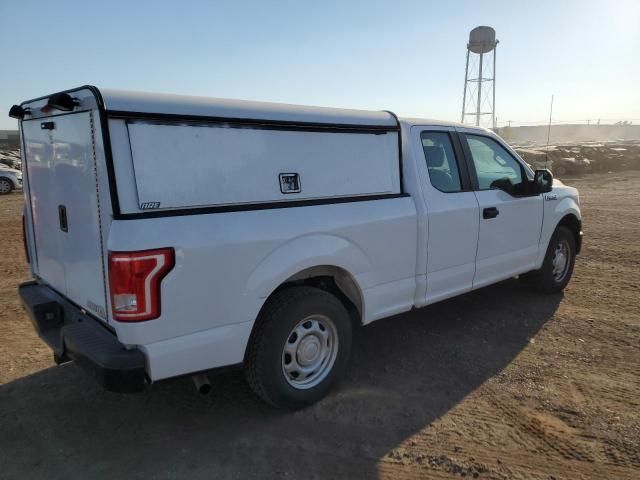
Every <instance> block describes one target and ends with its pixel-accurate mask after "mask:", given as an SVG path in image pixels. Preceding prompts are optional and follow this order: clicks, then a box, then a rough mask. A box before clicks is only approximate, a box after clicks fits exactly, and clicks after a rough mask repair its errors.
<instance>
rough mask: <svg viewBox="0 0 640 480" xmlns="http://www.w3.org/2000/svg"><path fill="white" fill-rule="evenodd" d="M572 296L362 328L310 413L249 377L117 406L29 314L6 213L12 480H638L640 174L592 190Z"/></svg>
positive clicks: (510, 297)
mask: <svg viewBox="0 0 640 480" xmlns="http://www.w3.org/2000/svg"><path fill="white" fill-rule="evenodd" d="M567 183H569V184H573V185H575V186H577V187H578V188H580V192H581V200H582V206H583V211H584V230H585V244H584V249H583V253H582V255H580V257H579V259H578V262H577V266H576V270H575V273H574V278H573V280H572V282H571V283H570V285H569V287H568V288H567V290H566V292H565V294H564V296H562V295H558V296H545V295H541V294H538V293H534V292H531V291H529V290H527V289H526V288H525V287H523V286H521V285H520V284H519V282H517V281H516V280H510V281H506V282H503V283H501V284H499V285H496V286H492V287H488V288H485V289H482V290H480V291H477V292H473V293H470V294H467V295H464V296H462V297H459V298H456V299H453V300H449V301H446V302H443V303H440V304H437V305H433V306H431V307H428V308H426V309H423V310H419V311H414V312H411V313H408V314H404V315H400V316H396V317H393V318H390V319H387V320H383V321H380V322H376V323H375V324H373V325H371V326H369V327H366V328H363V329H360V330H359V331H358V332H357V333H356V336H355V345H354V353H353V358H352V363H351V365H352V366H351V368H350V371H349V373H348V375H347V378H346V379H345V380H344V381H343V382H342V383H341V385H340V386H339V388H338V389H337V390H336V391H335V392H334V393H333V394H331V395H330V396H329V397H327V398H326V399H325V400H323V401H322V402H320V403H319V404H317V405H315V406H312V407H310V408H307V409H305V410H303V411H299V412H295V413H287V412H281V411H276V410H273V409H271V408H270V407H267V406H266V405H264V404H262V403H261V402H260V401H259V400H257V399H256V398H255V397H254V396H253V395H252V393H251V392H250V390H249V388H248V387H247V385H246V384H245V382H244V380H243V377H242V375H241V374H240V373H227V374H224V375H218V376H215V377H213V382H214V392H213V394H212V395H211V396H210V397H207V398H201V397H198V396H197V395H196V393H195V389H194V388H193V385H192V382H191V381H190V379H188V378H181V379H175V380H170V381H167V382H161V383H159V384H157V385H154V387H153V389H152V390H151V391H150V392H148V393H145V394H140V395H134V396H126V395H119V394H112V393H108V392H104V391H102V390H101V389H100V388H98V387H97V386H95V385H94V384H93V383H92V382H91V380H89V378H88V377H86V376H85V375H84V373H82V372H81V371H80V370H79V369H78V368H77V367H76V366H74V365H72V364H67V365H64V366H60V367H56V366H54V364H53V362H52V358H51V353H50V351H49V349H48V348H47V347H46V346H45V345H44V344H43V343H42V342H41V341H40V340H39V339H38V338H37V337H36V335H35V334H34V333H33V329H32V327H31V325H30V323H29V322H28V320H27V318H26V316H25V315H24V313H23V312H22V311H21V308H20V306H19V303H18V299H17V295H16V286H17V285H18V283H19V282H20V281H21V280H23V279H25V278H27V269H26V266H25V261H24V255H23V250H22V243H21V234H20V213H21V209H22V197H21V195H18V194H12V195H9V196H4V197H0V235H1V238H2V246H3V249H2V256H1V260H0V272H1V278H0V303H1V305H2V310H1V311H0V478H3V479H14V478H15V479H27V478H28V479H31V478H47V479H57V478H60V479H70V478H78V479H86V478H92V479H93V478H108V479H112V478H158V479H173V478H189V479H212V478H238V479H246V478H290V479H306V478H335V479H343V478H376V477H377V478H393V479H397V478H451V477H453V478H462V477H466V478H492V479H512V478H513V479H554V478H555V479H561V478H566V479H578V478H602V479H604V478H607V479H626V478H628V479H631V478H635V479H638V478H640V241H639V239H640V194H639V193H638V192H639V191H640V172H620V173H615V174H597V175H595V174H594V175H589V176H586V177H583V178H581V179H575V180H572V181H568V182H567Z"/></svg>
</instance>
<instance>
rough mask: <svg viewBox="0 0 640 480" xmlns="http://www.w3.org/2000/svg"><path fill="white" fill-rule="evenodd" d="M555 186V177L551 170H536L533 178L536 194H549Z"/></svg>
mask: <svg viewBox="0 0 640 480" xmlns="http://www.w3.org/2000/svg"><path fill="white" fill-rule="evenodd" d="M552 186H553V175H552V174H551V171H550V170H546V169H545V170H536V172H535V174H534V176H533V191H534V192H535V193H547V192H550V191H551V188H552Z"/></svg>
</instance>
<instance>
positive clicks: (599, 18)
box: [0, 0, 640, 129]
mask: <svg viewBox="0 0 640 480" xmlns="http://www.w3.org/2000/svg"><path fill="white" fill-rule="evenodd" d="M478 25H490V26H492V27H494V28H495V30H496V36H497V38H498V40H499V41H500V43H499V45H498V49H497V68H496V70H497V72H496V116H497V117H498V122H499V124H500V123H502V122H505V121H507V120H512V121H513V122H526V123H528V122H535V123H542V122H545V121H546V119H548V117H549V102H550V98H551V95H552V94H553V95H554V107H553V117H554V120H555V121H571V120H585V119H592V120H594V121H595V120H596V119H598V118H600V119H603V121H604V120H607V119H616V120H622V119H633V120H635V121H634V123H640V0H608V1H588V0H587V1H585V0H581V1H573V0H566V1H561V0H555V1H546V0H536V1H515V0H510V1H497V0H496V1H492V0H483V1H469V2H466V1H447V2H443V1H427V0H423V1H419V0H414V1H410V0H406V1H403V0H394V1H390V0H386V1H376V0H367V1H355V0H353V1H347V0H343V1H332V0H322V1H306V0H298V1H276V0H273V1H267V0H264V1H243V0H236V1H231V0H226V1H192V0H180V1H177V0H172V1H163V0H156V1H133V0H129V1H120V0H103V1H92V0H84V1H65V0H57V1H45V0H40V1H37V0H0V45H1V46H2V49H1V51H2V63H1V65H2V66H1V67H0V129H13V128H17V122H16V121H15V120H13V119H11V118H8V117H7V112H8V110H9V108H10V106H11V105H12V104H14V103H20V102H22V101H24V100H28V99H31V98H34V97H39V96H42V95H45V94H49V93H54V92H56V91H60V90H64V89H68V88H72V87H76V86H79V85H84V84H93V85H97V86H99V87H105V88H122V89H127V90H142V91H151V92H165V93H180V94H189V95H200V96H211V97H222V98H240V99H248V100H266V101H275V102H286V103H297V104H304V105H320V106H332V107H347V108H364V109H371V110H392V111H394V112H396V113H397V114H399V115H407V116H421V117H426V118H436V119H442V120H455V121H459V120H460V113H461V109H462V91H463V83H464V67H465V54H466V44H467V40H468V35H469V31H470V30H471V29H472V28H474V27H476V26H478ZM514 124H515V123H514Z"/></svg>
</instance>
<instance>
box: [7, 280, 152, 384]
mask: <svg viewBox="0 0 640 480" xmlns="http://www.w3.org/2000/svg"><path fill="white" fill-rule="evenodd" d="M18 291H19V293H20V298H21V299H22V305H23V306H24V308H25V310H26V311H27V313H28V314H29V317H30V319H31V323H33V326H34V328H35V329H36V332H38V335H39V336H40V338H42V339H43V340H44V341H45V342H46V343H47V344H48V345H49V347H51V349H52V350H53V353H54V356H55V358H56V361H57V362H64V361H66V360H74V361H75V362H76V363H77V364H78V365H79V366H81V367H82V368H83V369H84V370H85V371H87V372H88V373H89V374H90V375H91V376H92V377H93V378H94V379H95V380H96V381H97V382H98V383H99V384H100V385H102V386H103V387H104V388H105V389H107V390H110V391H112V392H121V393H134V392H139V391H142V390H143V389H144V384H145V376H146V373H145V372H146V370H145V365H146V361H145V356H144V354H143V353H142V352H141V351H140V350H137V349H130V350H127V349H126V348H125V346H124V345H123V344H122V343H120V342H119V341H118V338H117V337H116V336H115V335H114V334H113V333H112V332H111V331H109V330H108V329H107V328H106V327H105V326H104V325H102V324H101V323H100V322H99V321H98V320H95V319H94V318H93V317H91V316H89V315H87V314H86V313H84V312H83V311H82V310H80V309H79V308H78V307H76V306H75V305H73V304H71V303H70V302H69V301H67V300H66V299H65V298H64V297H62V296H61V295H59V294H58V293H57V292H55V291H54V290H52V289H51V288H49V287H47V286H45V285H41V284H39V283H37V282H34V281H31V282H26V283H23V284H22V285H20V287H19V288H18Z"/></svg>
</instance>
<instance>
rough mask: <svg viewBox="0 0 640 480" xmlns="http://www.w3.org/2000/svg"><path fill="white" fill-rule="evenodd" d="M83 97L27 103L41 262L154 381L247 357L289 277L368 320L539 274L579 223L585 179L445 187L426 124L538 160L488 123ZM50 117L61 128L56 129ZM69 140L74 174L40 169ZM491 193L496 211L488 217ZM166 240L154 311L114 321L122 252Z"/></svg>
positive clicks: (31, 204)
mask: <svg viewBox="0 0 640 480" xmlns="http://www.w3.org/2000/svg"><path fill="white" fill-rule="evenodd" d="M72 92H73V95H74V98H76V101H77V107H76V112H74V113H70V114H62V115H61V114H60V112H55V111H54V112H46V111H45V112H43V111H42V107H43V106H44V105H45V104H46V99H39V100H34V101H31V102H26V103H25V104H23V105H24V106H26V107H28V108H30V109H31V110H30V112H31V113H30V116H29V118H28V119H25V120H23V121H22V135H23V141H24V143H25V145H26V146H27V148H26V153H25V159H24V160H25V163H24V164H25V165H26V172H25V195H26V198H27V199H28V202H27V208H26V212H25V214H26V220H27V222H26V223H27V229H26V234H27V243H28V249H29V252H30V254H31V264H30V267H31V269H32V272H33V273H34V275H35V276H36V277H37V278H38V279H39V280H40V281H41V282H42V283H44V284H47V285H50V286H51V287H53V288H54V289H56V290H57V291H58V292H60V293H61V294H63V295H65V296H66V297H67V298H68V299H70V300H71V301H72V302H73V303H75V304H76V305H79V306H80V307H82V308H85V309H86V310H87V311H89V312H90V313H91V314H92V315H94V316H96V317H98V318H100V319H101V320H102V321H108V326H109V328H110V329H112V330H113V331H114V332H115V334H116V335H117V339H118V340H119V341H120V342H122V343H123V344H124V345H126V346H127V348H130V349H138V350H141V351H142V352H144V354H145V356H146V362H147V375H148V376H149V378H150V379H151V380H152V381H155V380H159V379H163V378H168V377H172V376H176V375H183V374H188V373H192V372H198V371H202V370H206V369H211V368H216V367H221V366H226V365H231V364H235V363H240V362H242V361H243V358H244V354H245V348H246V345H247V342H248V340H249V336H250V334H251V331H252V328H253V325H254V322H255V320H256V318H257V316H258V314H259V312H260V309H261V308H262V307H263V305H264V304H265V301H266V300H267V299H268V298H269V296H270V295H271V294H272V293H273V292H274V291H275V290H276V289H277V288H279V287H281V286H282V285H283V284H284V283H286V282H287V281H289V280H291V279H296V280H297V279H303V278H306V276H307V275H313V272H316V273H317V272H322V275H327V272H330V274H331V275H336V278H339V280H340V282H342V283H345V284H348V285H349V287H348V288H347V287H345V289H344V290H343V292H344V293H345V295H347V294H348V295H347V296H348V297H349V298H350V299H351V300H352V302H353V303H354V305H355V306H356V307H357V309H358V314H359V316H360V320H361V322H362V323H363V324H367V323H370V322H372V321H374V320H377V319H380V318H384V317H388V316H390V315H393V314H397V313H401V312H404V311H407V310H410V309H411V308H414V307H421V306H424V305H427V304H429V303H433V302H436V301H440V300H443V299H445V298H449V297H452V296H455V295H457V294H460V293H464V292H467V291H470V290H472V289H475V288H479V287H481V286H483V285H487V284H489V283H494V282H496V281H499V280H502V279H504V278H508V277H511V276H514V275H518V274H521V273H525V272H527V271H530V270H533V269H536V268H538V267H540V265H542V262H543V259H544V255H545V252H546V249H547V245H548V243H549V240H550V238H551V235H552V234H553V232H554V230H555V228H556V226H557V225H558V222H560V220H561V219H562V218H563V217H565V216H566V215H572V216H574V217H575V218H577V220H580V210H579V204H578V197H577V192H576V191H575V189H572V188H570V187H564V186H561V185H557V184H556V185H554V188H553V192H552V193H553V195H549V196H548V197H547V196H544V195H534V196H528V197H520V198H515V197H511V196H510V195H509V194H507V193H505V192H503V191H499V190H485V191H476V190H473V189H470V188H466V189H463V190H462V191H457V192H453V193H445V192H443V191H440V190H438V189H437V188H435V187H434V185H433V184H432V182H431V181H430V173H429V171H428V168H427V163H426V161H425V154H424V152H423V144H422V143H421V140H420V138H421V137H420V136H421V133H422V132H423V131H434V132H445V133H446V134H448V135H450V136H451V138H452V139H455V138H457V137H456V135H462V134H463V133H464V132H470V133H473V134H475V135H485V136H489V137H491V138H493V139H495V140H496V141H497V142H499V143H500V144H501V145H502V146H503V147H504V148H505V149H507V150H508V151H509V152H510V153H511V154H512V155H513V157H514V158H515V159H517V161H518V162H521V163H522V164H523V165H524V162H522V160H521V159H520V158H519V157H518V156H517V154H515V152H513V150H511V149H510V148H509V147H508V146H507V145H505V144H504V142H502V140H501V139H499V137H497V136H495V135H494V134H492V133H491V132H489V131H486V130H483V129H473V128H467V127H462V126H459V125H456V124H449V123H445V122H435V121H430V120H421V119H401V120H399V121H398V120H396V118H395V117H394V116H393V115H392V114H389V113H387V112H364V111H357V110H341V109H325V108H319V107H302V106H292V105H280V104H270V103H263V102H243V101H239V100H222V99H204V98H200V97H184V96H175V95H153V94H142V93H133V92H118V91H111V90H102V91H101V92H100V93H101V94H102V95H100V93H97V92H98V91H97V90H96V89H92V88H89V87H86V88H81V89H77V90H74V91H72ZM87 119H89V120H90V122H89V123H87ZM45 121H52V122H55V123H56V129H54V130H52V131H49V130H42V129H41V128H40V123H41V122H45ZM91 122H92V123H93V129H89V130H87V128H88V127H87V125H90V124H91ZM31 124H32V125H33V128H32V127H30V125H31ZM74 125H75V126H74ZM51 132H53V133H51ZM99 132H101V133H102V134H99ZM74 135H75V136H74ZM58 137H60V138H62V139H63V140H64V142H66V143H77V144H78V145H77V147H74V148H75V149H77V151H78V152H83V153H82V155H80V156H78V155H75V154H74V155H73V156H74V158H75V160H74V161H73V162H70V164H71V165H72V167H70V169H71V173H68V174H66V173H65V174H64V175H61V176H60V177H58V176H57V172H59V171H60V170H59V169H56V168H55V165H54V164H55V158H54V157H52V156H51V157H49V160H50V161H51V165H49V167H48V170H49V171H47V172H45V173H44V174H43V175H38V174H37V173H36V170H37V169H35V167H36V159H35V155H36V153H35V152H36V151H38V150H43V151H44V149H45V148H48V147H46V145H54V144H56V143H61V142H62V141H63V140H60V141H58V140H56V138H58ZM76 137H77V138H76ZM456 141H458V140H456ZM38 143H39V145H40V146H37V145H36V144H38ZM30 145H31V146H32V147H30ZM74 151H75V150H74ZM456 155H457V156H458V158H457V161H458V162H462V161H465V158H463V157H465V156H466V155H462V154H460V152H459V153H458V154H456ZM66 163H69V162H66ZM280 173H297V174H298V175H299V180H300V185H301V189H300V190H301V191H300V192H299V193H283V192H282V191H281V190H280V184H279V174H280ZM43 200H45V201H43ZM155 203H159V205H157V206H154V207H153V209H152V210H148V209H147V207H144V204H155ZM58 205H66V206H67V213H68V222H69V229H68V232H62V231H60V228H59V226H60V225H59V216H58V212H57V210H56V209H57V206H58ZM487 206H490V207H494V206H497V207H498V208H499V209H500V216H498V217H497V218H493V219H491V220H486V219H483V216H482V212H483V209H484V208H485V207H487ZM43 238H46V239H47V240H46V241H45V240H42V239H43ZM164 247H171V248H173V249H174V252H175V265H174V267H173V268H172V269H171V270H170V271H169V272H168V274H167V275H166V277H164V278H163V280H162V282H161V284H160V285H161V287H160V293H161V299H162V309H161V312H160V314H159V316H158V318H155V319H153V320H149V321H143V322H131V323H129V322H121V321H115V320H114V319H113V315H112V312H111V305H110V294H109V289H110V287H109V278H108V270H107V263H106V259H107V257H108V253H109V252H131V251H139V250H150V249H158V248H164ZM309 272H311V273H309ZM336 283H338V282H336Z"/></svg>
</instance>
